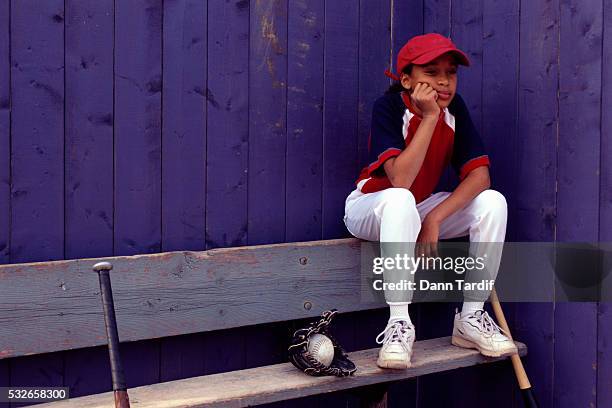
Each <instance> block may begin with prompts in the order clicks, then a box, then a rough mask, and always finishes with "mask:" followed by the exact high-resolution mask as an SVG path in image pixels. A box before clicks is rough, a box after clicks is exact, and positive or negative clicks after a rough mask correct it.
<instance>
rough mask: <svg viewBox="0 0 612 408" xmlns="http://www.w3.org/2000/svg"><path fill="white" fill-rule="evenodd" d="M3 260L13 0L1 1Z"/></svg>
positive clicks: (1, 251)
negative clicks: (11, 5) (11, 0)
mask: <svg viewBox="0 0 612 408" xmlns="http://www.w3.org/2000/svg"><path fill="white" fill-rule="evenodd" d="M0 27H2V28H0V263H8V262H9V259H10V252H9V251H10V246H9V237H10V232H11V230H10V227H9V225H10V219H11V212H10V211H11V210H10V209H11V206H10V200H11V133H10V132H11V110H10V106H11V84H10V79H11V76H10V71H11V63H10V44H11V43H10V41H11V40H10V38H11V37H10V28H11V25H10V4H9V0H2V1H0Z"/></svg>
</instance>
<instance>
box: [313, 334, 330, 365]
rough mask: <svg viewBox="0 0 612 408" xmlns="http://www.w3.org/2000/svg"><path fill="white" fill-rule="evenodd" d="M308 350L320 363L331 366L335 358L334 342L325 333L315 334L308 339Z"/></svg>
mask: <svg viewBox="0 0 612 408" xmlns="http://www.w3.org/2000/svg"><path fill="white" fill-rule="evenodd" d="M308 352H309V353H310V354H311V355H312V356H313V357H314V358H315V360H317V361H318V362H319V363H321V364H323V365H324V366H326V367H329V365H330V364H331V362H332V360H333V359H334V343H332V341H331V339H330V338H329V337H327V336H324V335H323V334H318V333H317V334H313V335H312V336H310V339H309V340H308Z"/></svg>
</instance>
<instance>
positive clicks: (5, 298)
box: [0, 239, 381, 358]
mask: <svg viewBox="0 0 612 408" xmlns="http://www.w3.org/2000/svg"><path fill="white" fill-rule="evenodd" d="M103 259H105V260H109V261H111V262H112V263H113V266H114V268H113V272H112V282H113V292H114V298H115V306H116V310H117V312H116V313H117V321H118V326H119V337H120V339H121V340H122V341H128V342H129V341H135V340H142V339H152V338H159V337H165V336H174V335H181V334H187V333H195V332H200V331H210V330H218V329H225V328H231V327H238V326H244V325H250V324H258V323H266V322H275V321H284V320H291V319H297V318H304V317H310V316H316V315H319V314H320V313H321V312H322V311H323V310H327V309H330V308H334V307H335V308H338V309H339V310H342V311H343V312H344V311H346V312H348V311H356V310H366V309H371V308H374V307H380V306H381V305H380V304H374V303H365V302H361V301H360V271H359V268H360V243H359V241H357V240H354V239H349V240H331V241H323V242H314V243H296V244H278V245H263V246H252V247H243V248H236V249H218V250H211V251H205V252H170V253H162V254H154V255H138V256H131V257H115V258H103ZM97 261H98V259H81V260H70V261H56V262H50V263H49V262H47V263H44V262H43V263H35V264H19V265H4V266H0V280H2V282H3V284H2V285H1V286H0V299H1V300H0V310H2V314H1V322H2V325H0V336H1V337H2V338H3V339H4V341H3V351H2V353H0V356H1V357H2V358H6V357H11V356H18V355H24V354H30V353H41V352H49V351H57V350H64V349H74V348H80V347H89V346H96V345H102V344H105V337H104V331H103V329H104V324H103V318H102V309H101V306H100V299H99V293H98V291H99V288H98V282H97V279H96V275H95V273H94V272H92V271H91V267H92V265H93V264H94V263H96V262H97ZM25 287H27V288H28V293H29V296H28V297H27V299H24V296H23V294H22V293H21V291H19V290H15V288H25ZM264 294H265V296H263V295H264ZM306 301H309V302H311V305H312V308H311V309H310V310H306V309H305V308H304V302H306ZM18 326H19V327H20V331H19V332H17V331H16V330H14V328H15V327H18ZM43 328H44V329H43ZM77 328H78V329H77Z"/></svg>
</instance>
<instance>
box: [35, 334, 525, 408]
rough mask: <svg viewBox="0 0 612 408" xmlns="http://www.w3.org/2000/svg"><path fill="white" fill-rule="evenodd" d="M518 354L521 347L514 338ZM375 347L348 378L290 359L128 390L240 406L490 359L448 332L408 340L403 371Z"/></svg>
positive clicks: (162, 399)
mask: <svg viewBox="0 0 612 408" xmlns="http://www.w3.org/2000/svg"><path fill="white" fill-rule="evenodd" d="M517 344H518V346H519V353H520V354H521V355H525V354H526V353H527V348H526V346H525V345H524V344H522V343H517ZM377 353H378V349H377V348H375V349H368V350H362V351H356V352H353V353H350V354H349V357H350V358H351V359H352V360H353V361H354V362H355V364H356V365H357V367H358V371H357V373H356V374H355V375H354V376H352V377H345V378H337V377H310V376H307V375H306V374H304V373H302V372H300V371H298V370H296V369H295V367H293V366H292V365H291V364H290V363H283V364H276V365H271V366H266V367H259V368H253V369H247V370H240V371H235V372H231V373H225V374H216V375H210V376H204V377H196V378H190V379H186V380H179V381H170V382H167V383H161V384H155V385H152V386H149V387H139V388H134V389H131V390H130V391H129V392H130V401H131V403H132V406H134V407H143V408H144V407H150V408H154V407H168V408H169V407H192V408H195V407H224V408H232V407H245V406H250V405H256V404H262V403H266V402H273V401H279V400H283V399H292V398H299V397H302V396H307V395H313V394H320V393H327V392H333V391H338V390H345V389H351V388H357V387H362V386H366V385H372V384H379V383H384V382H391V381H398V380H404V379H408V378H414V377H417V376H422V375H426V374H430V373H435V372H440V371H448V370H454V369H457V368H461V367H468V366H474V365H479V364H486V363H491V362H494V361H499V360H502V359H504V357H502V358H495V359H486V358H484V357H483V356H481V355H480V354H479V353H478V352H477V351H475V350H468V349H462V348H459V347H455V346H452V345H451V344H450V338H449V337H442V338H438V339H431V340H424V341H419V342H416V343H415V345H414V355H413V357H412V367H411V368H410V369H408V370H383V369H380V368H378V367H377V366H376V356H377ZM112 398H113V397H112V393H106V394H99V395H93V396H88V397H82V398H78V399H73V400H68V401H61V402H55V403H51V404H43V405H40V407H41V408H46V407H49V408H51V407H53V408H69V407H79V408H94V407H102V406H107V405H108V404H109V403H110V402H111V401H112Z"/></svg>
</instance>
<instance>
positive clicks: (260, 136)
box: [248, 0, 287, 244]
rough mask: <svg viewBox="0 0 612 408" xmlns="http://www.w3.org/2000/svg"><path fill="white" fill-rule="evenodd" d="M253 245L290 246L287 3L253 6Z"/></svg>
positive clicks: (250, 179) (276, 1)
mask: <svg viewBox="0 0 612 408" xmlns="http://www.w3.org/2000/svg"><path fill="white" fill-rule="evenodd" d="M249 27H250V34H249V38H250V40H249V46H250V47H249V84H248V85H249V87H248V88H249V172H248V175H249V177H248V209H249V211H248V243H249V244H264V243H276V242H284V241H285V230H286V229H285V220H286V217H285V199H286V176H285V169H286V153H287V0H270V1H255V2H251V9H250V24H249Z"/></svg>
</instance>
